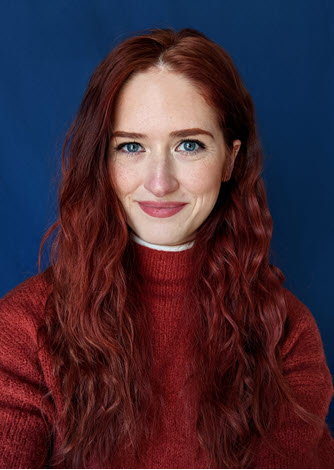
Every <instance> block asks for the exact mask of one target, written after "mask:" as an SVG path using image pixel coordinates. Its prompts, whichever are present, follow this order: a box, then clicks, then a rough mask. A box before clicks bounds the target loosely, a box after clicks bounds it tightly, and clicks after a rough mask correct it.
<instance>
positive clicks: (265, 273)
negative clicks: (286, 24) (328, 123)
mask: <svg viewBox="0 0 334 470" xmlns="http://www.w3.org/2000/svg"><path fill="white" fill-rule="evenodd" d="M62 157H63V167H62V171H63V178H62V181H61V186H60V195H59V219H58V220H57V222H56V223H55V224H54V225H53V226H52V227H51V228H50V229H49V230H48V232H47V233H46V234H45V236H44V238H43V240H42V243H41V250H42V247H43V245H44V243H45V241H46V239H47V238H48V237H49V236H50V235H51V234H52V233H55V231H56V229H58V231H57V233H56V236H55V239H54V240H53V244H52V251H51V262H50V266H49V268H48V269H46V270H45V271H43V272H41V268H40V260H41V250H40V254H39V274H38V275H36V276H33V277H31V278H29V279H27V280H26V281H25V282H23V283H22V284H20V285H19V286H17V287H16V288H15V289H13V290H12V291H11V292H9V293H8V294H7V295H6V296H5V297H4V298H3V299H2V300H1V304H0V311H1V316H0V318H1V328H0V331H1V333H0V334H1V376H0V388H1V390H0V391H1V395H0V396H1V397H2V398H1V422H2V429H1V431H0V433H1V452H0V464H2V465H1V466H2V467H16V468H18V467H19V468H27V467H38V466H48V467H51V468H57V467H66V468H72V467H74V468H78V467H83V468H92V467H97V468H99V467H107V468H108V467H109V468H225V467H226V468H305V467H306V468H332V467H333V466H334V440H333V439H332V437H331V434H330V431H329V428H328V425H327V424H326V422H325V419H326V415H327V413H328V408H329V404H330V401H331V398H332V396H333V382H332V377H331V374H330V371H329V368H328V366H327V363H326V358H325V354H324V349H323V344H322V340H321V336H320V332H319V329H318V327H317V324H316V321H315V319H314V317H313V316H312V314H311V312H310V311H309V310H308V308H307V307H306V306H305V305H304V304H303V303H302V302H301V301H299V300H298V299H297V298H296V297H295V296H294V295H293V294H292V293H291V292H290V291H288V290H287V289H286V288H284V287H283V286H282V284H283V282H284V275H283V274H282V272H281V271H280V270H279V269H278V268H276V267H275V266H273V265H272V264H269V247H270V240H271V236H272V228H273V224H272V218H271V216H270V213H269V210H268V207H267V202H266V195H265V187H264V184H263V180H262V178H261V172H262V158H263V156H262V150H261V146H260V141H259V138H258V137H257V134H256V125H255V110H254V104H253V101H252V99H251V97H250V95H249V93H248V92H247V90H246V89H245V87H244V85H243V84H242V82H241V79H240V77H239V75H238V72H237V70H236V68H235V66H234V65H233V63H232V60H231V58H230V57H229V55H228V54H227V53H226V52H225V51H224V50H223V49H222V48H221V47H220V46H219V45H217V44H215V43H214V42H212V41H211V40H210V39H208V38H207V37H206V36H205V35H204V34H202V33H200V32H198V31H196V30H193V29H189V28H186V29H183V30H181V31H179V32H178V33H176V32H175V31H173V30H172V29H154V30H151V31H144V32H143V33H140V34H139V35H137V36H133V37H130V38H128V39H127V40H125V41H124V42H123V43H121V44H119V45H118V46H117V47H115V48H114V49H113V50H112V51H111V52H110V54H109V55H108V56H107V57H106V58H105V60H103V62H102V63H101V64H100V65H99V66H98V68H97V69H96V71H95V72H94V74H93V76H92V78H91V80H90V82H89V85H88V89H87V92H86V94H85V97H84V99H83V102H82V104H81V107H80V109H79V112H78V115H77V117H76V119H75V121H74V123H73V125H72V126H71V128H70V130H69V132H68V134H67V136H66V140H65V144H64V150H63V155H62ZM18 333H19V334H18Z"/></svg>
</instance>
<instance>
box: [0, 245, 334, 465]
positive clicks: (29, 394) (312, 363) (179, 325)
mask: <svg viewBox="0 0 334 470" xmlns="http://www.w3.org/2000/svg"><path fill="white" fill-rule="evenodd" d="M135 246H136V263H137V267H138V269H139V271H140V272H141V274H142V277H143V280H144V281H145V282H144V295H145V301H146V305H147V308H148V311H149V313H150V315H149V317H150V331H151V334H152V341H153V351H154V365H153V368H152V375H153V377H154V378H155V379H156V380H157V381H158V382H159V384H160V386H161V390H162V393H163V399H164V403H165V407H164V412H163V419H162V422H161V431H160V433H159V435H157V436H156V439H155V441H154V442H152V443H151V444H150V445H149V446H147V447H146V448H145V450H143V453H142V455H141V456H140V462H139V463H137V464H138V467H140V468H207V455H206V454H205V452H204V451H202V450H201V449H200V447H199V444H198V442H197V437H196V430H195V423H196V413H197V406H198V397H197V396H196V392H195V390H196V387H195V384H194V382H192V381H191V380H190V381H189V382H188V383H187V384H186V379H187V374H188V372H189V369H188V364H189V359H190V357H189V355H190V351H191V347H190V346H191V341H192V337H193V332H194V328H195V327H196V325H194V324H193V323H194V322H192V321H191V315H190V313H189V312H188V311H187V309H186V305H187V304H186V302H185V299H186V298H187V292H189V287H190V285H191V283H192V282H193V277H192V276H193V270H192V264H191V256H192V248H190V249H188V250H183V251H180V252H166V251H160V250H153V249H150V248H148V247H146V246H142V245H139V244H135ZM48 292H49V286H48V285H47V283H46V280H45V277H44V275H43V274H40V275H36V276H33V277H30V278H28V279H27V280H26V281H25V282H23V283H22V284H20V285H19V286H17V287H16V288H15V289H13V290H12V291H10V292H9V293H8V294H7V295H6V296H5V297H3V298H2V299H1V300H0V423H1V425H0V468H38V467H45V466H47V464H48V458H49V456H50V454H52V452H53V450H54V448H56V447H57V446H58V445H59V436H57V435H56V436H55V439H54V446H53V447H52V446H51V445H50V443H49V441H48V433H50V431H51V425H52V423H53V422H54V420H55V416H56V414H57V413H59V412H60V410H61V409H62V406H63V397H62V393H61V388H60V382H59V378H55V377H53V373H52V361H51V358H50V357H49V356H48V354H47V352H46V351H44V350H41V351H39V352H37V337H36V333H37V328H38V325H39V324H40V322H41V321H43V312H44V306H45V302H46V297H47V293H48ZM284 292H285V294H286V300H287V303H288V310H289V319H290V322H291V331H290V333H289V335H288V337H287V339H286V341H285V343H284V345H283V351H282V352H283V360H284V374H285V376H286V377H287V380H288V382H289V384H290V385H291V387H292V389H293V392H294V396H295V398H296V399H297V401H298V402H299V403H300V404H301V405H302V406H304V407H306V408H307V409H308V410H309V411H312V412H314V413H316V414H318V415H319V416H321V418H322V419H323V421H324V425H325V428H324V432H323V433H322V434H321V433H320V434H319V433H317V432H316V431H315V430H314V428H313V427H312V426H311V425H309V424H306V423H304V421H302V420H301V419H300V418H299V417H298V416H295V415H294V414H293V413H292V412H291V409H290V408H288V409H287V410H286V414H285V418H284V420H283V422H282V425H281V427H280V428H278V427H275V428H274V430H273V432H272V437H273V439H274V441H275V443H276V444H277V445H278V446H279V447H280V449H281V454H284V455H278V454H276V453H274V452H273V451H272V450H271V448H268V447H267V446H266V445H265V444H264V443H263V444H261V445H260V446H259V448H258V450H257V453H256V455H255V457H254V468H334V440H333V438H332V437H331V434H330V431H329V429H328V425H327V424H326V423H325V420H326V416H327V413H328V409H329V404H330V402H331V399H332V397H333V391H334V390H333V381H332V377H331V374H330V371H329V368H328V365H327V362H326V357H325V353H324V348H323V344H322V340H321V336H320V332H319V329H318V326H317V324H316V321H315V319H314V317H313V316H312V314H311V312H310V311H309V309H308V308H307V307H306V306H305V305H304V304H303V303H302V302H301V301H299V300H298V299H297V298H296V297H295V296H294V295H293V294H292V293H291V292H290V291H288V290H287V289H284ZM49 390H50V391H51V397H50V399H47V400H45V401H44V402H43V404H41V399H42V397H43V395H44V394H45V393H46V392H47V391H49ZM41 410H43V411H41ZM277 412H280V413H281V410H279V411H277ZM42 416H44V419H43V417H42ZM133 464H134V462H133V460H132V456H131V455H128V454H126V453H123V452H122V449H120V451H119V453H118V454H115V456H114V459H113V462H110V468H132V465H133ZM130 465H131V467H130Z"/></svg>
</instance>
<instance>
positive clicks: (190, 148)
mask: <svg viewBox="0 0 334 470" xmlns="http://www.w3.org/2000/svg"><path fill="white" fill-rule="evenodd" d="M182 144H186V145H185V147H184V148H185V149H186V150H185V152H186V153H192V154H194V153H198V152H200V151H201V149H204V148H205V145H204V144H202V142H200V141H199V140H183V141H182V142H181V144H180V145H182ZM189 144H190V145H189ZM194 144H195V145H197V146H198V148H196V149H195V148H194Z"/></svg>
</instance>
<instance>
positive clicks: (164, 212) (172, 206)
mask: <svg viewBox="0 0 334 470" xmlns="http://www.w3.org/2000/svg"><path fill="white" fill-rule="evenodd" d="M138 204H139V206H140V207H141V209H142V210H143V211H144V212H146V214H148V215H151V216H152V217H170V216H172V215H174V214H177V213H178V212H180V210H181V209H182V208H183V207H184V206H185V205H186V204H187V203H185V202H173V201H172V202H153V201H140V202H139V201H138Z"/></svg>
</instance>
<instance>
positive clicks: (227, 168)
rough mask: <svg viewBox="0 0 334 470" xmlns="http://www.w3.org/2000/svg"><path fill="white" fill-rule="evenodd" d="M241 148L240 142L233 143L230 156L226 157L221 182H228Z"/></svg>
mask: <svg viewBox="0 0 334 470" xmlns="http://www.w3.org/2000/svg"><path fill="white" fill-rule="evenodd" d="M240 147H241V140H239V139H237V140H234V141H233V150H232V153H231V154H230V155H228V156H227V158H226V160H225V165H224V174H223V177H222V181H224V182H225V181H228V180H229V179H230V178H231V175H232V171H233V168H234V161H235V159H236V157H237V155H238V152H239V149H240Z"/></svg>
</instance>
